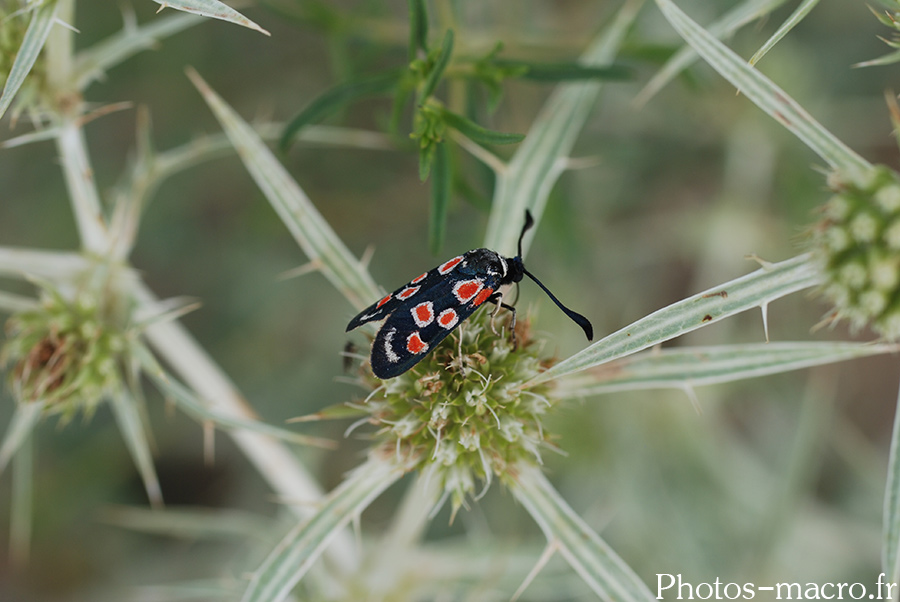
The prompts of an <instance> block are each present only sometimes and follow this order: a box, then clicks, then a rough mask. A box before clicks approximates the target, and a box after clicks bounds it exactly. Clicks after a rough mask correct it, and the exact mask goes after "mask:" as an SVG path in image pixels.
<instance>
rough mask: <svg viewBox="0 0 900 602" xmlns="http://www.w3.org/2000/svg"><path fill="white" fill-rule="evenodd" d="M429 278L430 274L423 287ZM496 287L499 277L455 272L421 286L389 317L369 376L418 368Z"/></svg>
mask: <svg viewBox="0 0 900 602" xmlns="http://www.w3.org/2000/svg"><path fill="white" fill-rule="evenodd" d="M430 276H431V273H430V272H429V277H428V278H426V279H425V280H423V283H424V282H427V281H428V280H430ZM499 285H500V276H499V275H493V274H478V275H472V276H468V275H466V274H464V273H462V272H454V273H453V274H452V275H448V276H441V277H440V278H439V279H437V280H435V281H434V282H433V284H432V286H430V287H428V288H425V287H424V286H423V288H422V289H421V290H420V291H419V292H418V293H416V294H414V295H412V296H410V297H409V298H407V299H406V300H404V301H402V302H400V303H399V304H398V305H397V306H395V307H394V309H393V311H391V312H390V313H389V314H388V317H387V320H385V322H384V324H383V325H382V327H381V329H380V330H379V331H378V334H377V335H376V336H375V341H374V342H373V343H372V355H371V364H372V372H373V373H374V374H375V376H377V377H378V378H380V379H388V378H393V377H395V376H399V375H400V374H403V373H404V372H406V371H407V370H409V369H410V368H412V367H413V366H415V365H416V364H418V363H419V362H420V361H421V360H422V359H424V358H425V356H426V355H428V353H430V352H431V351H432V350H434V348H435V347H436V346H437V345H438V344H439V343H440V342H441V341H443V340H444V339H445V338H446V337H447V335H449V334H450V333H451V332H453V331H454V330H455V329H456V327H457V326H459V325H460V324H461V323H462V322H463V320H465V319H466V318H468V317H469V316H471V315H472V313H474V312H475V310H476V309H478V308H479V307H480V306H481V305H482V304H483V303H484V302H485V301H487V300H488V298H489V297H490V296H491V295H493V294H494V292H495V291H496V289H497V287H498V286H499ZM386 305H388V304H387V303H386V304H385V306H386ZM382 307H384V306H382ZM429 318H430V319H429ZM351 324H352V322H351Z"/></svg>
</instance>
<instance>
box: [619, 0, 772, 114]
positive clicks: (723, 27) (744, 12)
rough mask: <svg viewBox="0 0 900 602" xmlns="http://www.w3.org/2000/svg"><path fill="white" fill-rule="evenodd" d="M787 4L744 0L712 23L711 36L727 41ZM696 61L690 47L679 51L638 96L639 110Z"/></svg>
mask: <svg viewBox="0 0 900 602" xmlns="http://www.w3.org/2000/svg"><path fill="white" fill-rule="evenodd" d="M784 2H785V0H745V1H744V2H741V3H740V4H737V5H735V6H734V8H732V9H731V10H729V11H728V12H726V13H725V14H724V15H722V16H721V17H720V18H719V19H717V20H716V21H715V22H714V23H712V24H711V25H710V26H709V33H710V34H711V35H713V36H715V37H717V38H724V37H726V36H728V35H730V34H732V33H734V32H735V31H737V30H738V29H740V28H741V27H743V26H744V25H746V24H747V23H750V22H751V21H755V20H756V19H759V18H761V17H763V16H765V15H767V14H769V13H770V12H772V11H773V10H775V9H776V8H778V7H779V6H781V5H782V4H784ZM696 60H697V51H696V50H694V49H693V48H691V46H690V45H688V46H683V47H682V48H680V49H679V50H678V52H676V53H675V54H673V55H672V57H671V58H670V59H669V60H668V61H667V62H666V64H665V65H664V66H663V68H662V69H660V70H659V72H657V73H656V75H654V76H653V77H652V78H650V81H649V82H647V85H645V86H644V88H643V89H642V90H641V91H640V92H639V93H638V95H637V96H635V98H634V104H635V105H636V106H639V107H641V106H643V105H645V104H647V103H648V102H649V101H650V99H651V98H653V97H654V96H655V95H656V93H657V92H659V91H660V90H662V89H663V88H664V87H665V86H666V84H668V83H669V82H670V81H672V80H673V79H675V77H677V76H678V74H680V73H681V72H682V71H684V70H685V69H687V68H688V67H689V66H690V65H691V64H693V63H694V61H696Z"/></svg>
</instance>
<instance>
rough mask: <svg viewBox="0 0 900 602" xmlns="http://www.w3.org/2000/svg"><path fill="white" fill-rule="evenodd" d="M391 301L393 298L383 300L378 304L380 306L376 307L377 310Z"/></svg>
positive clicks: (388, 297)
mask: <svg viewBox="0 0 900 602" xmlns="http://www.w3.org/2000/svg"><path fill="white" fill-rule="evenodd" d="M390 300H391V296H390V295H388V296H387V297H385V298H384V299H382V300H381V301H379V302H378V305H376V306H375V309H378V308H380V307H381V306H382V305H384V304H385V303H387V302H388V301H390Z"/></svg>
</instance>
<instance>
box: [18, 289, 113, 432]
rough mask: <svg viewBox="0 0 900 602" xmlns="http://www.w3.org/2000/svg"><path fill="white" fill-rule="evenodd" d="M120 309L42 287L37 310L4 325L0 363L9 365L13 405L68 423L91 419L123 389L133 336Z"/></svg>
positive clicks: (85, 296)
mask: <svg viewBox="0 0 900 602" xmlns="http://www.w3.org/2000/svg"><path fill="white" fill-rule="evenodd" d="M111 288H114V287H110V288H107V289H105V294H112V293H110V292H109V291H110V290H111ZM98 295H99V293H98ZM120 307H121V304H120V303H118V300H117V299H115V298H105V299H100V298H99V297H94V298H91V297H90V295H89V294H88V293H87V292H85V291H82V292H81V294H80V295H79V296H78V299H77V301H69V300H67V299H66V298H65V297H64V296H63V295H62V294H61V293H60V292H59V291H57V290H55V289H52V288H51V287H50V285H44V289H43V291H42V298H41V302H40V303H39V304H38V305H37V307H36V308H34V309H30V310H27V311H22V312H19V313H17V314H14V315H12V316H11V317H10V318H9V320H8V321H7V324H6V332H7V336H8V340H7V342H6V344H5V346H4V348H3V353H2V355H0V358H2V362H3V363H4V364H6V365H12V370H10V385H11V388H12V390H13V393H14V394H15V396H16V399H17V401H18V402H19V403H32V402H37V401H40V402H43V403H44V405H45V407H46V411H47V412H50V413H61V414H63V415H64V416H66V417H70V416H72V415H74V414H75V413H76V412H77V411H79V410H81V411H84V412H85V413H86V414H91V413H92V412H93V410H94V409H95V408H96V406H97V405H98V404H99V403H100V401H101V400H102V399H103V398H104V397H105V396H106V395H107V394H108V393H109V391H111V390H113V389H116V388H119V387H121V386H122V382H123V376H122V374H123V366H124V365H125V363H126V362H125V358H124V357H123V355H124V351H125V350H126V349H127V348H128V339H129V337H130V336H131V335H130V333H129V331H128V329H127V323H126V321H125V319H124V317H123V315H124V314H123V312H122V311H120Z"/></svg>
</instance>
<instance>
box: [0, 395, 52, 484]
mask: <svg viewBox="0 0 900 602" xmlns="http://www.w3.org/2000/svg"><path fill="white" fill-rule="evenodd" d="M43 410H44V404H43V402H40V401H36V402H33V403H20V404H17V405H16V411H15V412H14V413H13V417H12V419H11V420H10V421H9V426H8V427H6V435H4V437H3V444H2V445H0V474H2V473H3V469H4V468H6V465H7V464H8V463H9V461H10V459H11V458H12V457H13V455H15V453H16V452H17V451H18V450H19V448H20V447H21V446H22V445H23V444H24V443H25V441H26V440H27V439H28V437H30V436H31V432H32V431H33V430H34V427H35V426H37V423H38V421H40V419H41V414H42V412H43Z"/></svg>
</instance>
